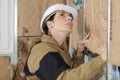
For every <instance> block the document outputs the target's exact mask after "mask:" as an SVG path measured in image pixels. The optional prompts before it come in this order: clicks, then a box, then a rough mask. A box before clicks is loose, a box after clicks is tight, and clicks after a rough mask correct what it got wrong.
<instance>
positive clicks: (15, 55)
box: [11, 0, 18, 64]
mask: <svg viewBox="0 0 120 80" xmlns="http://www.w3.org/2000/svg"><path fill="white" fill-rule="evenodd" d="M13 4H14V53H13V55H12V56H11V63H12V64H17V27H18V0H14V1H13Z"/></svg>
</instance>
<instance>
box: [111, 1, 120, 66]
mask: <svg viewBox="0 0 120 80" xmlns="http://www.w3.org/2000/svg"><path fill="white" fill-rule="evenodd" d="M110 62H111V63H112V64H114V65H118V66H120V0H111V38H110Z"/></svg>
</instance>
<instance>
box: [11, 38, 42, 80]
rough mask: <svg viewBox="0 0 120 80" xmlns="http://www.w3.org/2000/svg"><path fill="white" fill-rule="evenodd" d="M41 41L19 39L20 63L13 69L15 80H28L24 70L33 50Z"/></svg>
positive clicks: (38, 39)
mask: <svg viewBox="0 0 120 80" xmlns="http://www.w3.org/2000/svg"><path fill="white" fill-rule="evenodd" d="M40 41H41V39H40V37H27V38H19V39H18V63H17V65H14V66H15V68H13V67H12V69H13V71H14V73H13V80H26V77H25V75H24V72H23V69H24V65H25V62H26V59H27V57H28V56H29V53H30V51H31V48H32V47H33V46H34V45H35V44H37V43H39V42H40Z"/></svg>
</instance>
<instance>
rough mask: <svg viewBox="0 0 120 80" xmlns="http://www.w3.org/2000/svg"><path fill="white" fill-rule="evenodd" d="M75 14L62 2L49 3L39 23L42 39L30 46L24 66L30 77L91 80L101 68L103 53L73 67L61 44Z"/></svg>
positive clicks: (70, 27) (51, 79) (31, 79)
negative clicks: (50, 4)
mask: <svg viewBox="0 0 120 80" xmlns="http://www.w3.org/2000/svg"><path fill="white" fill-rule="evenodd" d="M76 17H77V10H76V9H74V8H72V7H70V6H67V5H64V4H55V5H52V6H50V7H49V8H48V9H47V10H46V11H45V13H44V15H43V17H42V20H41V25H40V29H41V31H42V32H43V36H42V38H41V42H40V43H39V44H37V45H35V46H34V47H33V48H32V50H31V53H30V56H29V57H28V59H27V62H26V65H25V67H24V72H25V75H26V76H27V78H29V80H90V79H92V78H93V77H94V76H95V75H96V74H97V73H99V72H100V71H101V70H102V69H103V65H104V61H105V56H103V55H99V56H98V57H96V58H94V59H92V60H91V61H89V62H88V63H84V64H82V65H80V66H78V67H76V68H74V65H73V64H72V60H71V58H70V55H69V53H68V52H67V50H66V49H65V48H64V47H63V42H64V41H65V40H66V38H67V37H68V36H69V34H70V33H71V31H72V27H73V22H74V20H75V19H76ZM84 44H85V43H84Z"/></svg>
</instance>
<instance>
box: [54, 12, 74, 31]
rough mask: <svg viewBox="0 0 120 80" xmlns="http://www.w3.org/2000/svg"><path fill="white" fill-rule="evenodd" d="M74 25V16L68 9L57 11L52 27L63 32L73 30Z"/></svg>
mask: <svg viewBox="0 0 120 80" xmlns="http://www.w3.org/2000/svg"><path fill="white" fill-rule="evenodd" d="M72 27H73V17H72V14H70V13H68V12H66V11H57V12H56V14H55V16H54V20H53V21H52V29H54V30H56V31H61V32H68V33H70V32H71V31H72Z"/></svg>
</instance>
